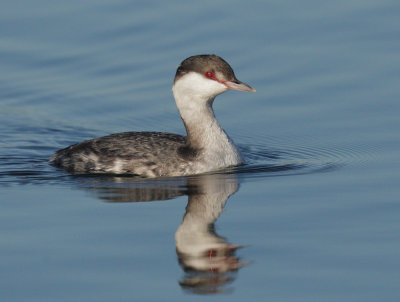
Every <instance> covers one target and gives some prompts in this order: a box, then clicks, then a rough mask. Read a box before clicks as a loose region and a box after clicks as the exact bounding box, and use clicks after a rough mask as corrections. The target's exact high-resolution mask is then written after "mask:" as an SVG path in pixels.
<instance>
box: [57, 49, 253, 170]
mask: <svg viewBox="0 0 400 302" xmlns="http://www.w3.org/2000/svg"><path fill="white" fill-rule="evenodd" d="M229 89H235V90H241V91H255V90H254V89H253V88H251V87H250V86H249V85H247V84H244V83H242V82H240V81H239V80H238V79H237V78H236V77H235V74H234V72H233V70H232V68H231V67H230V66H229V64H228V63H227V62H225V61H224V60H223V59H222V58H220V57H218V56H216V55H198V56H193V57H189V58H187V59H186V60H184V61H183V62H182V63H181V64H180V66H179V67H178V70H177V72H176V75H175V80H174V85H173V88H172V91H173V94H174V97H175V101H176V105H177V107H178V109H179V113H180V115H181V117H182V120H183V123H184V125H185V127H186V131H187V137H184V136H180V135H176V134H170V133H162V132H125V133H117V134H112V135H108V136H104V137H101V138H96V139H92V140H88V141H84V142H82V143H79V144H75V145H72V146H69V147H67V148H65V149H61V150H58V151H57V152H56V153H55V154H54V155H53V156H52V158H51V159H50V161H51V162H52V163H53V164H54V165H56V166H59V167H62V168H64V169H65V170H67V171H70V172H73V173H114V174H135V175H140V176H144V177H159V176H179V175H191V174H198V173H204V172H207V171H212V170H217V169H221V168H224V167H229V166H234V165H238V164H240V163H242V159H241V157H240V155H239V153H238V151H237V150H236V147H235V146H234V144H233V142H232V141H231V139H230V138H229V137H228V135H227V134H226V133H225V132H224V130H223V129H222V128H221V126H220V125H219V124H218V122H217V120H216V118H215V116H214V112H213V109H212V103H213V101H214V98H215V97H216V96H217V95H219V94H221V93H223V92H225V91H227V90H229Z"/></svg>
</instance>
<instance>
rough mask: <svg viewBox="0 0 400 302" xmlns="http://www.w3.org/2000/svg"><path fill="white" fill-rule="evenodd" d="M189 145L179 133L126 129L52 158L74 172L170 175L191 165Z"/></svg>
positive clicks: (58, 164)
mask: <svg viewBox="0 0 400 302" xmlns="http://www.w3.org/2000/svg"><path fill="white" fill-rule="evenodd" d="M185 144H186V138H185V137H184V136H181V135H177V134H170V133H165V132H123V133H116V134H112V135H108V136H104V137H100V138H95V139H91V140H87V141H84V142H82V143H78V144H75V145H72V146H69V147H67V148H64V149H61V150H58V151H57V152H56V153H55V154H54V155H53V156H52V158H51V159H50V161H51V162H52V163H53V164H54V165H55V166H59V167H62V168H64V169H65V170H67V171H69V172H72V173H113V174H136V175H140V176H145V177H158V176H168V175H173V174H175V173H174V171H175V170H179V169H181V168H180V167H183V166H186V167H187V166H188V160H187V158H185V156H184V155H185V154H184V152H182V150H185ZM182 155H183V156H182ZM182 163H185V165H182ZM189 166H190V165H189ZM180 172H184V171H180ZM176 174H179V173H176ZM183 174H186V173H183Z"/></svg>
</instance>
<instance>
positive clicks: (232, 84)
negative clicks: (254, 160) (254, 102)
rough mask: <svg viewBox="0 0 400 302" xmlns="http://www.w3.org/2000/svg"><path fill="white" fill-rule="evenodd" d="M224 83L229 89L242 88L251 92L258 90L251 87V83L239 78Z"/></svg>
mask: <svg viewBox="0 0 400 302" xmlns="http://www.w3.org/2000/svg"><path fill="white" fill-rule="evenodd" d="M224 84H225V85H226V86H227V87H228V88H229V89H234V90H240V91H249V92H256V90H255V89H254V88H253V87H251V86H250V85H247V84H245V83H243V82H240V81H239V80H234V81H226V82H224Z"/></svg>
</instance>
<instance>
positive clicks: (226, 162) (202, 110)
mask: <svg viewBox="0 0 400 302" xmlns="http://www.w3.org/2000/svg"><path fill="white" fill-rule="evenodd" d="M227 90H228V88H227V87H226V86H224V85H223V84H221V83H218V82H216V81H214V80H210V79H207V78H205V77H203V76H202V75H200V74H197V73H194V72H191V73H188V74H186V75H184V76H183V77H181V78H180V79H179V80H178V81H176V82H175V84H174V86H173V87H172V91H173V94H174V97H175V102H176V105H177V107H178V110H179V113H180V115H181V118H182V120H183V122H184V124H185V127H186V131H187V135H188V143H189V145H190V146H191V147H193V148H196V149H199V150H201V157H202V159H203V161H204V163H205V164H206V165H208V169H209V168H210V167H209V166H210V165H212V166H213V167H212V168H214V169H218V168H222V167H227V166H233V165H238V164H240V163H242V159H241V157H240V155H239V152H238V151H237V149H236V147H235V145H234V144H233V142H232V140H231V139H230V138H229V137H228V135H227V134H226V133H225V131H224V130H223V129H222V128H221V126H220V125H219V123H218V121H217V119H216V118H215V115H214V111H213V109H212V103H213V101H214V98H215V97H216V96H217V95H218V94H221V93H223V92H225V91H227Z"/></svg>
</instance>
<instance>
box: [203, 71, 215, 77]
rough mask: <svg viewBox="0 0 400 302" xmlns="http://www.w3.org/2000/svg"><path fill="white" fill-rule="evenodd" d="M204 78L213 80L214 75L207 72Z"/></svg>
mask: <svg viewBox="0 0 400 302" xmlns="http://www.w3.org/2000/svg"><path fill="white" fill-rule="evenodd" d="M205 76H206V77H207V78H210V79H214V78H215V76H214V74H213V73H212V72H211V71H207V72H206V74H205Z"/></svg>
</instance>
